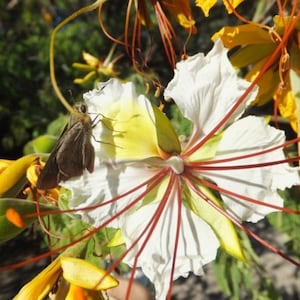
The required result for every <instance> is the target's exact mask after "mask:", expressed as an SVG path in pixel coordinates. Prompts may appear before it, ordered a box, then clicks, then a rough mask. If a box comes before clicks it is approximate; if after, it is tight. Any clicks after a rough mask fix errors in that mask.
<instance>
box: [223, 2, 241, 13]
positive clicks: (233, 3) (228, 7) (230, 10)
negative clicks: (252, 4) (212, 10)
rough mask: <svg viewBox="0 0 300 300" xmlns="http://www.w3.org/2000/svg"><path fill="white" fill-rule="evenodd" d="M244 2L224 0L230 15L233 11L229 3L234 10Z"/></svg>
mask: <svg viewBox="0 0 300 300" xmlns="http://www.w3.org/2000/svg"><path fill="white" fill-rule="evenodd" d="M243 1H244V0H223V3H224V5H225V7H226V10H227V12H228V13H229V14H231V13H232V9H231V7H230V6H229V4H228V2H230V4H231V5H232V7H233V8H236V7H237V6H238V5H240V4H241V3H242V2H243Z"/></svg>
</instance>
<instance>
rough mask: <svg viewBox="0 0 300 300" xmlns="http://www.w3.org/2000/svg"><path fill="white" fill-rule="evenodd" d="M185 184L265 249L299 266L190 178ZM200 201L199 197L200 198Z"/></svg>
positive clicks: (299, 264) (299, 263) (299, 265)
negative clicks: (213, 199)
mask: <svg viewBox="0 0 300 300" xmlns="http://www.w3.org/2000/svg"><path fill="white" fill-rule="evenodd" d="M186 182H187V184H188V185H189V187H190V188H191V189H192V190H193V191H194V192H195V193H196V194H197V195H198V196H199V197H200V198H202V200H203V201H206V202H207V203H208V204H209V205H210V206H212V207H213V208H214V209H216V210H217V211H218V212H219V213H220V214H221V215H223V216H225V217H226V218H228V219H229V220H230V221H231V222H232V223H234V224H235V225H236V226H238V227H239V228H240V229H241V230H243V231H244V232H245V233H246V234H248V235H249V236H251V237H252V238H254V239H255V240H256V241H258V242H259V243H260V244H261V245H263V246H264V247H266V248H267V249H269V250H271V251H272V252H274V253H275V254H278V255H279V256H281V257H282V258H284V259H285V260H287V261H289V262H291V263H292V264H294V265H295V266H297V267H300V262H298V261H296V260H294V259H293V258H291V257H289V256H288V255H287V254H285V253H284V252H282V251H280V250H279V249H278V248H276V247H274V246H272V245H271V244H269V243H267V242H265V241H264V240H263V239H262V238H260V237H259V236H258V235H256V234H255V233H254V232H253V231H252V230H250V229H248V228H247V227H245V226H244V225H243V224H242V223H241V222H240V221H239V220H238V219H237V218H235V217H234V216H232V215H231V214H230V213H228V212H227V211H225V210H224V209H223V208H222V207H219V206H218V205H216V204H215V203H214V202H213V201H212V200H211V199H210V198H209V197H208V196H207V195H205V194H204V193H203V192H202V191H200V190H199V189H198V188H197V186H195V185H194V184H193V182H192V181H191V180H186ZM200 201H201V199H200Z"/></svg>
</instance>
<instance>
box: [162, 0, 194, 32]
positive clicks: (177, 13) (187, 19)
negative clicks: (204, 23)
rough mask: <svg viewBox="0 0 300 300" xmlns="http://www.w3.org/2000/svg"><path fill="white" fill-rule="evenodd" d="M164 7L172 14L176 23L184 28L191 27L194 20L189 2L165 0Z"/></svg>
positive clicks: (184, 0)
mask: <svg viewBox="0 0 300 300" xmlns="http://www.w3.org/2000/svg"><path fill="white" fill-rule="evenodd" d="M165 7H166V8H167V9H168V11H169V13H170V14H171V15H173V16H174V17H175V18H176V19H177V21H178V23H179V24H180V25H181V26H182V27H184V28H192V27H193V26H194V25H195V23H196V22H195V20H194V19H193V16H192V11H191V7H190V3H189V2H188V1H186V0H166V1H165Z"/></svg>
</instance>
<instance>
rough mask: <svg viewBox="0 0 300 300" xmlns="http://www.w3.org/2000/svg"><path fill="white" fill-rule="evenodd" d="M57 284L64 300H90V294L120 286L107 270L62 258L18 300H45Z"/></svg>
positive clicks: (24, 288)
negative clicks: (87, 295)
mask: <svg viewBox="0 0 300 300" xmlns="http://www.w3.org/2000/svg"><path fill="white" fill-rule="evenodd" d="M56 284H58V287H57V291H56V294H59V295H60V299H68V300H71V299H88V298H87V297H86V296H85V295H86V294H89V290H90V291H101V290H107V289H110V288H113V287H115V286H117V285H118V282H117V280H115V279H114V278H113V277H112V276H110V275H109V274H107V273H106V271H105V270H102V269H100V268H98V267H96V266H95V265H93V264H91V263H89V262H87V261H85V260H83V259H79V258H74V257H68V256H60V257H58V258H56V259H55V260H54V261H53V262H52V263H51V264H50V265H49V266H48V267H47V268H45V269H44V270H43V271H42V272H41V273H40V274H38V275H37V276H36V277H35V278H34V279H33V280H31V281H30V282H29V283H27V284H26V285H25V286H24V287H23V288H22V289H21V290H20V292H19V293H18V294H17V295H16V296H15V298H14V300H23V299H24V300H28V299H37V300H39V299H44V297H46V296H47V295H48V294H49V293H50V292H51V290H52V289H53V287H54V286H56ZM66 286H67V288H66ZM79 296H81V297H79ZM93 299H96V298H93ZM99 299H101V298H100V297H99Z"/></svg>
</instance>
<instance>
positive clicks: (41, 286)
mask: <svg viewBox="0 0 300 300" xmlns="http://www.w3.org/2000/svg"><path fill="white" fill-rule="evenodd" d="M60 273H61V269H60V258H57V259H55V260H54V261H53V262H52V263H51V264H50V265H49V266H48V267H47V268H45V269H44V270H43V271H42V272H41V273H39V274H38V275H37V276H36V277H34V279H33V280H31V281H30V282H29V283H27V284H26V285H25V286H23V288H22V289H21V290H20V292H19V293H18V295H17V296H15V297H14V298H13V300H29V299H36V300H42V299H44V298H45V297H46V296H47V295H48V293H49V292H50V290H51V289H52V287H53V285H54V284H55V282H56V280H57V278H58V276H59V274H60Z"/></svg>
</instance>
